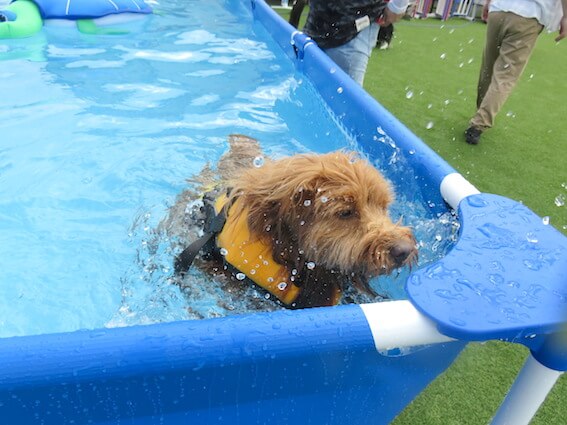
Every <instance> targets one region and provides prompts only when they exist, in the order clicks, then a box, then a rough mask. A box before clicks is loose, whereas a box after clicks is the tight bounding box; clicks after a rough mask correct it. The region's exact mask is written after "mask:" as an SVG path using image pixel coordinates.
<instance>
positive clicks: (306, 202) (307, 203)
mask: <svg viewBox="0 0 567 425" xmlns="http://www.w3.org/2000/svg"><path fill="white" fill-rule="evenodd" d="M303 205H305V206H306V207H308V206H310V205H311V200H310V199H306V200H305V201H304V202H303Z"/></svg>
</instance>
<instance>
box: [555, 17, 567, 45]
mask: <svg viewBox="0 0 567 425" xmlns="http://www.w3.org/2000/svg"><path fill="white" fill-rule="evenodd" d="M565 37H567V16H565V15H563V18H561V21H559V35H558V36H557V37H555V41H561V40H563V39H564V38H565Z"/></svg>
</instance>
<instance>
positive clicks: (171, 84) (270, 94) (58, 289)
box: [0, 2, 458, 336]
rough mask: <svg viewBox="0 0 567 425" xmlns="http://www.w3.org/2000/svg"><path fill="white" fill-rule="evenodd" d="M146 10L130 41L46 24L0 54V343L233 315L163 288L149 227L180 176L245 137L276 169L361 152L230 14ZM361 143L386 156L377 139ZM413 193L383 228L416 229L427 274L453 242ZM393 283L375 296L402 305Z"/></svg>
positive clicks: (389, 169) (279, 57) (165, 247)
mask: <svg viewBox="0 0 567 425" xmlns="http://www.w3.org/2000/svg"><path fill="white" fill-rule="evenodd" d="M156 9H157V10H158V11H161V12H160V14H158V15H154V16H149V17H146V18H147V19H146V20H145V21H144V22H143V27H142V28H140V23H139V22H137V23H136V25H137V26H132V25H131V24H129V23H126V24H122V25H119V26H120V27H121V28H124V29H126V30H130V31H131V34H132V35H130V36H114V37H113V36H99V37H94V38H93V37H88V36H84V35H83V34H81V33H79V32H78V31H77V30H76V29H75V28H73V27H68V26H63V27H62V26H57V25H51V26H46V27H45V28H44V29H43V32H42V33H41V34H38V36H37V37H33V40H32V42H31V43H29V42H28V41H27V40H26V43H25V44H22V42H21V40H6V41H4V42H2V43H0V45H3V47H2V50H3V51H4V53H3V55H6V56H5V57H6V58H8V59H4V60H3V64H4V66H3V67H2V69H3V71H2V73H3V75H2V81H4V84H3V85H4V86H5V87H3V90H2V92H3V96H2V100H1V101H0V102H1V103H0V108H1V111H2V120H1V122H2V124H1V125H2V130H1V131H2V134H3V138H2V139H3V155H2V164H1V165H0V169H1V170H2V172H1V174H0V175H1V178H2V181H3V188H4V189H3V193H2V195H1V197H0V200H1V202H2V204H3V205H2V214H3V220H2V221H3V223H4V226H3V231H2V236H1V238H2V240H1V242H2V243H1V244H0V246H2V248H0V250H1V251H0V254H1V258H3V261H2V267H3V269H4V271H5V273H4V278H3V280H4V282H9V284H4V285H2V286H0V298H1V299H3V300H5V304H6V307H5V308H3V309H2V311H1V312H0V323H1V324H2V326H1V327H0V336H14V335H32V334H45V333H53V332H62V331H74V330H78V329H95V328H101V327H111V326H122V325H132V324H142V323H155V322H163V321H171V320H176V319H190V318H206V317H216V316H226V315H228V314H234V313H237V312H242V311H243V310H242V308H241V307H240V306H239V305H238V300H234V302H233V303H232V304H233V305H231V306H229V307H228V308H223V307H219V306H218V305H217V303H216V302H215V299H216V298H217V297H218V291H217V290H216V288H215V287H214V286H211V287H207V290H205V291H203V293H202V294H200V295H197V296H195V295H191V299H190V300H189V301H190V302H189V305H190V306H191V309H188V308H187V304H188V300H187V297H186V296H184V295H183V294H182V293H181V292H180V291H179V288H178V287H176V286H175V285H172V284H171V283H170V282H171V275H172V270H171V265H172V256H173V254H172V252H171V250H172V247H171V242H170V241H168V240H166V237H165V235H162V234H159V233H158V232H157V230H156V229H157V227H158V225H159V222H160V221H161V220H163V218H164V217H165V216H166V215H167V209H168V207H169V206H170V205H171V204H172V203H173V202H174V200H175V196H176V195H177V194H178V193H180V192H181V191H182V190H183V189H185V188H186V187H187V179H189V178H190V177H191V176H193V175H196V174H197V173H198V172H199V171H200V170H201V169H202V168H203V167H204V165H205V164H207V163H208V162H211V163H212V164H214V162H215V161H216V159H218V158H219V157H220V155H221V154H222V153H223V152H224V151H225V150H226V149H227V137H228V135H229V134H230V133H242V134H246V135H249V136H252V137H255V138H257V139H258V140H260V141H261V143H262V145H263V148H264V150H265V152H266V154H267V155H271V156H276V157H277V156H282V155H289V154H293V153H297V152H308V151H316V152H326V151H330V150H334V149H339V148H343V147H345V146H346V147H351V148H355V149H358V150H361V148H360V146H358V142H357V140H356V139H355V138H354V137H353V136H352V134H350V132H349V131H348V130H346V129H344V128H341V127H340V126H338V125H337V123H336V121H335V119H334V118H333V116H332V114H330V113H329V111H328V110H327V109H326V107H325V105H324V103H323V101H322V98H321V97H320V95H319V94H318V93H317V92H316V90H315V89H314V88H313V86H312V85H311V84H310V82H309V81H308V79H307V78H305V77H304V76H302V75H301V74H300V73H298V72H297V71H296V69H295V68H294V66H293V63H291V62H290V61H289V60H288V58H287V57H286V56H285V54H284V53H283V52H282V51H281V49H280V48H279V47H278V46H277V45H276V44H275V42H274V41H272V40H271V39H270V37H269V36H268V35H267V33H266V32H265V30H264V29H263V27H262V26H261V25H259V24H258V23H256V22H254V20H253V19H252V15H251V14H250V13H249V12H248V11H247V9H246V8H245V7H244V6H243V5H242V4H240V3H239V2H213V3H211V4H210V6H209V7H207V8H203V7H202V6H201V5H200V4H199V3H198V2H189V3H187V4H184V5H183V6H179V5H176V4H174V3H173V2H169V3H167V2H165V3H163V4H160V5H156ZM203 9H205V10H203ZM206 22H210V23H211V24H210V25H205V23H206ZM220 23H222V25H221V24H220ZM251 29H252V32H251V31H250V30H251ZM34 42H37V43H38V44H37V45H35V46H34ZM32 48H33V49H34V51H30V49H32ZM26 55H28V56H26ZM39 56H43V57H44V60H37V61H36V60H30V58H34V57H39ZM10 58H13V59H10ZM8 82H9V84H7V83H8ZM372 138H373V139H375V140H376V142H377V143H383V144H387V143H392V145H393V144H394V142H393V141H391V140H386V139H387V138H386V136H385V135H384V134H381V133H380V129H375V132H374V134H373V135H372ZM390 150H391V152H389V153H388V156H387V157H383V158H380V157H377V156H376V157H375V159H374V162H375V163H376V165H377V166H378V167H379V168H382V169H384V170H385V171H386V173H387V175H388V177H389V178H390V179H392V180H393V181H396V180H400V179H405V180H406V181H407V180H410V179H412V176H411V175H410V171H409V170H410V168H409V167H407V166H404V164H403V158H397V156H396V155H397V151H396V150H395V149H390ZM412 185H413V189H410V188H408V189H409V190H408V191H407V192H403V191H398V192H399V196H398V202H397V204H396V205H395V206H394V210H393V215H394V216H395V217H400V216H404V220H405V221H406V222H409V223H411V224H412V225H414V226H415V227H416V231H417V234H418V239H419V240H420V241H422V245H423V246H422V247H421V254H420V257H421V259H420V261H421V264H427V263H429V262H431V261H433V260H435V259H437V258H439V257H441V256H442V255H443V254H444V252H445V251H446V249H447V247H449V246H450V245H451V242H452V241H454V238H455V237H456V233H457V230H458V221H457V220H456V219H455V218H454V216H451V214H450V213H447V212H444V215H443V217H442V219H441V220H439V219H438V214H441V212H439V209H438V208H434V207H429V206H428V205H427V203H426V200H425V199H424V198H423V196H417V197H415V199H408V197H409V196H411V197H414V194H415V193H418V191H419V184H418V182H412ZM430 202H431V203H437V204H439V203H441V201H440V200H439V199H437V200H435V199H434V200H431V201H430ZM406 276H407V271H404V274H403V275H401V276H399V277H397V278H395V279H390V280H389V281H388V282H385V281H384V280H381V282H380V283H378V282H377V285H378V284H379V285H381V286H386V288H382V292H386V293H389V292H393V295H394V296H396V297H397V298H403V297H405V296H404V291H403V284H404V282H405V277H406ZM195 279H197V280H198V279H203V277H202V276H198V275H197V276H195ZM388 285H391V288H388ZM388 289H389V290H388ZM249 295H250V296H255V297H260V296H261V295H260V294H259V293H258V292H253V293H250V294H249ZM263 305H264V309H266V310H269V309H273V308H274V303H273V302H272V301H271V300H267V301H265V302H263ZM31 311H33V314H30V313H29V312H31ZM54 311H57V312H58V313H57V314H53V312H54Z"/></svg>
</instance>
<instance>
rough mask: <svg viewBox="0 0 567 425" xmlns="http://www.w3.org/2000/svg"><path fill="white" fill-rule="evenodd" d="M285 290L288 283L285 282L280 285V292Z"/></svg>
mask: <svg viewBox="0 0 567 425" xmlns="http://www.w3.org/2000/svg"><path fill="white" fill-rule="evenodd" d="M285 288H287V283H285V282H280V283H278V289H279V290H280V291H283V290H284V289H285Z"/></svg>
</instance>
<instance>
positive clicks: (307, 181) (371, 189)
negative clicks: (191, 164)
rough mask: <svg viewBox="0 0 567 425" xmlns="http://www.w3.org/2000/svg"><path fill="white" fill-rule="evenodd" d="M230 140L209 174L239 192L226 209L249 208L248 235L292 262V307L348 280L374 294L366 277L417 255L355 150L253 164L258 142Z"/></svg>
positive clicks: (320, 299) (318, 302) (385, 191)
mask: <svg viewBox="0 0 567 425" xmlns="http://www.w3.org/2000/svg"><path fill="white" fill-rule="evenodd" d="M229 142H230V151H229V152H228V153H227V154H225V155H224V156H223V157H222V159H221V160H220V161H219V164H218V166H217V170H216V177H213V180H216V182H217V183H219V182H222V184H223V185H226V186H227V187H231V188H232V191H231V195H230V197H231V198H238V199H239V200H240V202H238V203H236V204H235V205H234V207H233V208H232V209H231V211H230V214H247V215H248V216H247V223H248V226H249V230H250V234H251V235H252V237H253V238H257V239H259V240H261V241H263V243H265V244H267V245H268V246H271V249H272V254H273V258H274V260H275V261H276V262H278V263H280V264H282V265H283V266H285V268H286V269H287V270H288V271H289V272H290V273H291V271H292V270H294V274H296V277H295V282H296V285H297V286H300V287H301V293H300V296H299V298H298V299H296V301H295V302H294V304H293V307H300V308H303V307H313V306H323V305H330V304H331V303H332V302H331V300H332V294H333V293H334V291H335V288H339V289H341V290H342V289H343V288H344V286H345V285H347V284H348V283H351V284H353V285H354V286H355V287H356V288H357V289H358V290H361V291H364V292H366V293H369V294H372V293H373V290H372V289H371V288H370V286H369V285H368V280H369V279H370V278H371V277H374V276H377V275H383V274H389V273H391V272H392V271H393V270H394V269H396V268H398V267H402V266H404V265H411V264H413V263H414V262H415V261H416V260H417V249H416V242H415V239H414V236H413V234H412V231H411V229H410V228H409V227H406V226H402V225H401V224H400V223H399V222H398V223H394V222H392V220H391V218H390V217H389V215H388V206H389V205H390V204H391V202H392V200H393V192H392V189H391V187H390V185H389V184H388V182H387V181H386V179H385V178H384V177H383V176H382V175H381V174H380V172H379V171H377V170H376V168H374V167H373V166H372V165H370V164H369V163H368V162H367V161H366V160H365V159H363V158H361V157H360V156H359V155H357V154H355V153H352V152H343V151H337V152H331V153H327V154H322V155H319V154H302V155H294V156H290V157H286V158H281V159H277V160H272V159H265V162H264V164H263V166H261V167H254V166H253V160H254V158H256V157H258V156H259V155H261V150H260V147H259V145H258V142H257V141H256V140H254V139H251V138H249V137H246V136H241V135H231V136H230V137H229ZM214 174H215V173H213V172H211V171H210V170H208V171H206V172H204V173H201V175H200V177H199V180H200V183H201V184H202V185H203V186H205V185H206V184H210V182H211V177H212V176H213V175H214ZM313 263H314V264H315V267H313V266H312V264H313ZM308 265H310V266H309V267H308Z"/></svg>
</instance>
